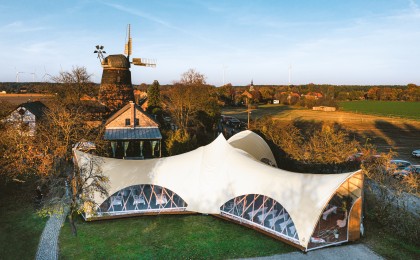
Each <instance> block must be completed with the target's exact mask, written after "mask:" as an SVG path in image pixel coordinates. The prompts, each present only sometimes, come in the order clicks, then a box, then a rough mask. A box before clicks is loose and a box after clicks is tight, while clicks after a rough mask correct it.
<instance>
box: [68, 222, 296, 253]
mask: <svg viewBox="0 0 420 260" xmlns="http://www.w3.org/2000/svg"><path fill="white" fill-rule="evenodd" d="M77 227H78V236H77V237H73V236H72V235H71V231H70V226H69V225H68V224H67V223H66V224H65V225H64V227H63V229H62V230H61V233H60V258H62V259H127V258H136V259H227V258H239V257H256V256H268V255H274V254H282V253H287V252H292V251H296V250H297V249H295V248H293V247H291V246H289V245H287V244H284V243H282V242H280V241H278V240H275V239H272V238H270V237H267V236H266V235H263V234H261V233H259V232H256V231H254V230H251V229H249V228H246V227H242V226H240V225H237V224H233V223H230V222H227V221H225V220H221V219H218V218H215V217H212V216H204V215H162V216H143V217H136V218H129V219H116V220H107V221H98V222H83V221H79V223H78V224H77Z"/></svg>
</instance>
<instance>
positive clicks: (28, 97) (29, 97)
mask: <svg viewBox="0 0 420 260" xmlns="http://www.w3.org/2000/svg"><path fill="white" fill-rule="evenodd" d="M54 97H55V96H54V95H48V94H33V93H31V94H0V102H9V103H11V104H13V105H19V104H22V103H25V102H32V101H41V102H48V101H51V99H53V98H54Z"/></svg>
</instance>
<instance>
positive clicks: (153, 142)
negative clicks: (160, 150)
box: [150, 141, 157, 157]
mask: <svg viewBox="0 0 420 260" xmlns="http://www.w3.org/2000/svg"><path fill="white" fill-rule="evenodd" d="M150 143H151V144H152V156H153V157H155V147H156V143H157V141H150Z"/></svg>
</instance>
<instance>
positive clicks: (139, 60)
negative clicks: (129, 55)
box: [132, 58, 156, 67]
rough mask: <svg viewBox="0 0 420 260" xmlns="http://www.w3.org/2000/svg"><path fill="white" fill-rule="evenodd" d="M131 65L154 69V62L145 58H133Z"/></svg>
mask: <svg viewBox="0 0 420 260" xmlns="http://www.w3.org/2000/svg"><path fill="white" fill-rule="evenodd" d="M132 64H133V65H136V66H144V67H156V60H154V59H146V58H133V62H132Z"/></svg>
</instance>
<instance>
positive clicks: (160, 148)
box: [159, 140, 162, 158]
mask: <svg viewBox="0 0 420 260" xmlns="http://www.w3.org/2000/svg"><path fill="white" fill-rule="evenodd" d="M161 157H162V140H160V141H159V158H161Z"/></svg>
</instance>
